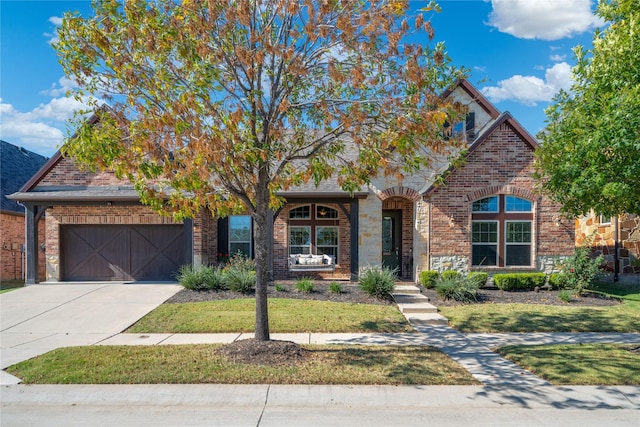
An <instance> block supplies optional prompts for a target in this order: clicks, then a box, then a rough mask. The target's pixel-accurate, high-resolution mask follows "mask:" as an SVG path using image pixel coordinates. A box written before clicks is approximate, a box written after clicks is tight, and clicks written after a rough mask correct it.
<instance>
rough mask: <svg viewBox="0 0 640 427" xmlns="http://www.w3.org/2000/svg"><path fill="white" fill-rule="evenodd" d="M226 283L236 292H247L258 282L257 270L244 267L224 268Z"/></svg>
mask: <svg viewBox="0 0 640 427" xmlns="http://www.w3.org/2000/svg"><path fill="white" fill-rule="evenodd" d="M224 283H225V285H226V286H227V288H228V289H230V290H232V291H234V292H242V293H247V292H249V291H250V290H251V289H253V287H254V286H255V284H256V272H255V271H253V270H245V269H243V268H236V267H231V268H229V267H227V268H225V269H224Z"/></svg>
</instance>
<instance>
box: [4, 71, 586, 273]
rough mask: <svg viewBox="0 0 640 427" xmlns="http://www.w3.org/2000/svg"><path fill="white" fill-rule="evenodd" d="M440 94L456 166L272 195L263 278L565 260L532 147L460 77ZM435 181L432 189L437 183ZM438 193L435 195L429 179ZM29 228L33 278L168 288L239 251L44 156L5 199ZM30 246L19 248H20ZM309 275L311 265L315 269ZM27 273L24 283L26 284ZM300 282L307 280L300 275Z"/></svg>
mask: <svg viewBox="0 0 640 427" xmlns="http://www.w3.org/2000/svg"><path fill="white" fill-rule="evenodd" d="M445 96H450V97H455V99H456V100H457V101H459V102H462V103H464V104H465V105H466V106H467V107H468V114H467V116H466V119H465V121H464V122H463V123H458V124H456V125H455V126H454V131H460V132H463V133H464V135H465V136H466V140H467V149H466V150H464V151H463V152H462V153H459V154H460V155H461V156H464V157H465V161H464V162H463V163H462V164H461V165H459V166H457V167H455V168H454V167H450V166H449V164H448V161H447V160H446V159H445V158H443V159H442V162H440V165H438V166H437V167H434V168H433V170H429V171H420V172H418V173H416V174H414V175H413V176H408V177H405V178H404V179H402V180H398V179H397V178H394V177H379V178H377V179H374V180H373V181H372V183H371V184H370V185H369V186H368V187H367V188H364V189H362V191H360V192H356V193H355V194H353V195H350V194H348V193H345V192H344V191H342V190H340V189H339V188H338V187H337V186H336V185H335V183H334V181H331V180H329V181H327V182H323V183H321V184H320V186H319V187H317V188H316V187H308V186H306V187H305V186H302V187H299V188H296V189H294V190H292V191H288V192H286V193H283V194H282V196H283V197H284V198H285V199H286V204H285V206H284V207H283V208H282V209H280V210H279V211H277V212H274V213H273V214H274V215H273V217H274V222H273V230H274V233H273V250H272V251H271V252H270V255H271V266H272V270H273V275H274V277H275V278H276V279H283V278H289V277H296V276H298V275H300V274H301V273H300V272H299V271H298V270H297V268H296V267H295V266H293V265H292V264H291V263H290V259H291V255H292V254H325V255H330V256H331V257H332V258H333V260H335V265H332V266H331V269H330V270H329V269H326V270H325V271H314V274H316V275H318V276H320V277H325V278H331V279H336V280H337V279H353V278H354V277H356V276H357V275H358V273H359V271H360V269H361V268H363V267H366V266H370V265H380V264H383V265H388V266H391V267H395V268H398V270H399V273H400V276H401V278H402V279H405V280H416V279H417V277H418V275H419V273H420V271H422V270H429V269H436V270H446V269H456V270H460V271H465V272H466V271H473V270H479V271H488V272H490V273H494V272H498V271H545V272H549V271H551V270H553V269H554V267H555V265H556V263H557V260H558V258H559V257H563V256H567V255H570V254H572V253H573V250H574V225H573V223H571V224H569V223H564V222H563V220H562V219H561V217H560V215H559V207H558V205H556V204H554V203H552V202H551V201H550V200H548V199H547V198H545V197H542V196H539V195H537V194H535V193H534V180H533V177H532V171H533V170H532V163H533V151H534V150H535V149H536V147H537V143H536V141H535V140H534V139H533V138H532V137H531V136H530V135H529V134H528V133H527V132H526V131H525V130H524V129H523V128H522V127H521V126H520V125H519V124H518V122H517V121H516V120H515V119H514V118H513V117H512V116H511V115H510V114H509V113H502V114H501V113H500V112H499V111H498V110H496V108H495V107H494V106H493V105H491V103H490V102H489V101H488V100H487V99H486V98H485V97H484V96H482V94H480V93H479V92H478V91H477V90H476V89H475V88H474V87H473V86H472V85H470V84H469V83H468V82H467V81H465V80H462V81H460V82H459V83H458V84H457V85H456V86H455V87H454V88H453V89H452V90H450V91H449V92H448V93H447V94H445ZM438 177H441V178H442V179H440V180H438V179H437V178H438ZM442 181H444V185H439V186H438V185H435V183H436V182H440V183H442ZM12 197H13V198H14V199H16V200H21V201H22V202H23V203H24V204H25V206H26V207H27V220H28V223H29V224H30V226H31V227H34V226H35V224H36V222H37V221H36V216H37V215H38V213H39V212H41V211H43V210H46V211H47V224H46V225H47V227H46V237H47V238H46V242H47V243H46V245H47V252H46V253H47V262H46V264H47V272H46V278H47V280H51V281H58V280H65V281H66V280H171V279H172V276H173V274H174V273H175V271H176V270H177V269H178V267H179V266H180V265H182V264H185V263H194V264H196V265H199V264H212V263H216V262H217V261H218V259H219V258H220V257H225V256H227V255H228V254H230V253H235V252H236V251H242V252H244V253H246V254H248V255H249V256H251V255H252V250H253V240H252V224H251V218H250V217H248V216H243V215H235V216H231V217H228V218H212V217H211V215H210V214H207V213H204V212H203V213H202V214H200V215H197V216H196V217H195V218H194V219H193V220H186V221H183V222H175V221H173V220H171V219H170V218H166V217H162V216H159V215H157V214H155V213H153V212H152V211H151V210H150V209H149V208H148V207H146V206H143V205H141V204H140V202H139V199H138V196H137V194H136V193H135V191H134V190H133V187H132V186H131V185H130V184H129V183H127V182H122V181H119V180H118V179H116V178H115V176H114V174H112V173H109V172H100V173H88V172H83V171H81V170H80V169H78V167H77V166H76V165H75V164H74V162H73V161H72V159H69V158H63V157H62V156H60V154H56V155H55V156H54V157H52V158H51V159H50V160H49V162H48V163H47V164H46V165H45V166H44V167H43V168H42V169H41V170H40V171H39V172H38V174H36V175H35V176H34V177H33V179H32V180H31V181H30V182H29V183H27V185H25V186H24V187H23V188H22V189H21V190H20V192H18V193H16V194H14V195H13V196H12ZM33 247H34V244H33V243H29V242H27V250H28V251H29V250H30V248H33ZM319 270H323V268H319ZM34 271H35V270H33V271H30V272H28V274H30V276H28V277H29V280H31V282H30V283H34V282H36V281H37V280H38V277H36V275H35V272H34ZM302 274H304V275H307V274H306V272H304V271H303V272H302Z"/></svg>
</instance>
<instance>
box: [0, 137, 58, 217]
mask: <svg viewBox="0 0 640 427" xmlns="http://www.w3.org/2000/svg"><path fill="white" fill-rule="evenodd" d="M46 162H47V158H46V157H45V156H41V155H40V154H36V153H34V152H32V151H29V150H26V149H24V148H22V147H18V146H15V145H13V144H10V143H8V142H5V141H0V178H1V179H0V181H2V193H1V197H0V210H2V211H11V212H19V213H24V208H23V207H22V206H20V205H19V204H18V202H16V201H14V200H10V199H8V198H7V196H8V195H9V194H12V193H15V192H16V191H18V190H20V188H21V187H22V186H23V185H24V184H25V183H26V182H27V181H29V179H30V178H31V177H32V176H33V175H34V174H35V173H37V172H38V170H39V169H40V168H41V167H42V165H44V164H45V163H46Z"/></svg>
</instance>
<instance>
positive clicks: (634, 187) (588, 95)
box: [536, 0, 640, 216]
mask: <svg viewBox="0 0 640 427" xmlns="http://www.w3.org/2000/svg"><path fill="white" fill-rule="evenodd" d="M597 14H598V15H599V16H600V17H602V18H603V19H604V20H606V21H607V27H606V28H605V29H604V30H603V31H597V32H596V34H595V36H594V39H593V49H592V50H591V51H589V50H585V49H584V48H583V47H580V46H578V47H576V48H575V49H574V53H575V56H576V59H577V65H576V66H575V67H574V68H573V76H574V80H575V83H574V84H573V86H572V88H571V91H570V92H569V93H567V92H561V93H559V94H558V95H557V96H556V98H555V104H554V105H552V106H551V107H549V108H548V109H547V111H546V113H547V121H548V127H547V129H546V131H545V132H544V133H543V134H542V135H541V136H540V137H541V139H542V142H543V143H542V147H541V149H540V150H538V152H537V163H536V166H537V177H538V179H539V180H540V183H541V187H542V190H543V191H544V192H545V193H547V194H549V195H550V196H551V197H552V198H553V199H555V200H556V201H558V202H560V203H561V204H562V205H563V206H564V210H565V211H566V212H567V213H570V214H573V215H580V214H586V213H587V212H589V210H590V209H593V210H594V211H595V212H597V213H600V214H605V215H611V216H614V215H617V214H621V213H624V212H628V213H636V214H640V178H639V177H640V0H601V1H600V3H599V4H598V8H597Z"/></svg>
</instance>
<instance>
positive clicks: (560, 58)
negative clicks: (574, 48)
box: [549, 54, 567, 62]
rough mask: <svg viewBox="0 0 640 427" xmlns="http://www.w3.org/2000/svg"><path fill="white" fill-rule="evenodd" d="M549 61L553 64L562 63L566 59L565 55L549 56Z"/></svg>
mask: <svg viewBox="0 0 640 427" xmlns="http://www.w3.org/2000/svg"><path fill="white" fill-rule="evenodd" d="M549 59H550V60H552V61H553V62H562V61H564V60H565V59H567V55H557V54H556V55H550V56H549Z"/></svg>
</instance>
